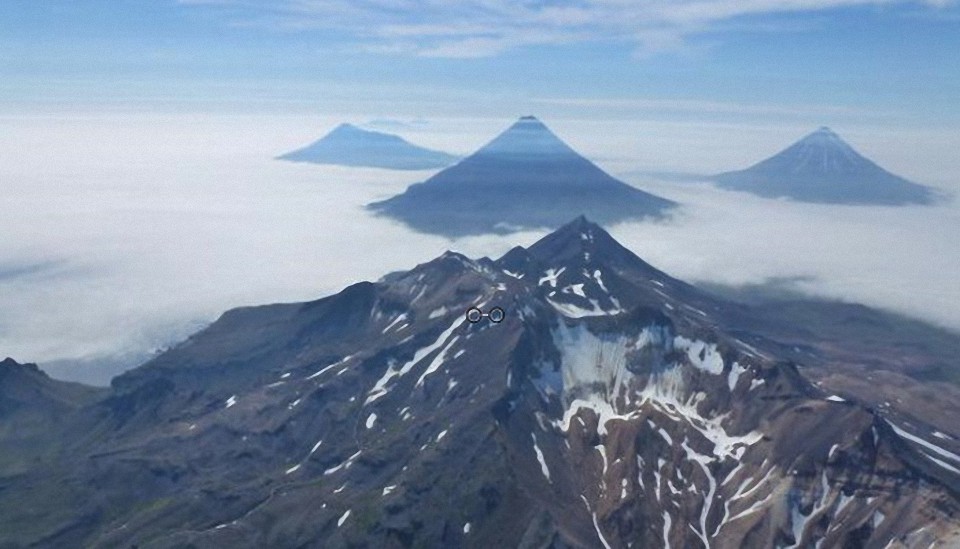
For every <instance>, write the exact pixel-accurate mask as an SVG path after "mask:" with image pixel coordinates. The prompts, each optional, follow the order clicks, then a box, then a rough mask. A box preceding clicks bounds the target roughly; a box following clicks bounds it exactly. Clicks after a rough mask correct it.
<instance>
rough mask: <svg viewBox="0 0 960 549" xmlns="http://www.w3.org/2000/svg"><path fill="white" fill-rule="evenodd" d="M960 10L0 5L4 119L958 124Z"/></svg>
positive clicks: (769, 0)
mask: <svg viewBox="0 0 960 549" xmlns="http://www.w3.org/2000/svg"><path fill="white" fill-rule="evenodd" d="M957 52H960V9H958V7H957V5H956V4H954V3H952V2H949V1H948V2H943V1H936V2H901V1H896V0H887V1H870V0H787V1H783V0H777V1H775V0H741V1H734V0H673V1H665V0H648V1H640V2H637V1H633V2H631V1H627V0H568V1H561V2H547V1H542V0H537V1H529V2H515V1H508V0H470V1H466V2H449V3H447V2H441V1H412V0H394V1H378V0H351V1H346V0H276V1H272V2H258V1H254V0H190V1H180V2H178V1H176V0H139V1H134V0H111V1H106V0H85V1H84V0H81V1H60V0H46V1H43V2H36V1H33V0H6V1H5V2H3V4H2V7H0V73H2V74H3V78H2V81H0V103H2V104H3V105H4V106H5V108H7V109H10V108H14V109H17V108H53V107H55V108H58V109H59V108H70V107H98V106H101V107H109V108H118V107H122V108H131V107H132V108H136V107H146V108H153V109H157V108H161V109H162V108H176V109H188V110H222V109H227V110H265V109H266V110H279V111H297V110H316V109H322V110H325V111H327V112H343V113H351V114H352V113H375V114H384V115H389V114H395V115H398V116H407V117H412V116H436V115H443V116H498V117H499V116H513V115H516V114H523V113H526V112H535V113H538V114H545V115H548V116H549V115H554V116H568V117H572V116H582V117H585V118H605V117H617V118H623V117H628V118H629V117H631V116H637V115H641V116H646V117H651V116H653V117H656V116H661V117H668V118H670V117H672V118H688V119H698V118H709V119H717V118H721V119H738V118H744V117H749V118H758V117H760V118H793V119H804V120H805V119H810V120H811V121H814V120H824V119H830V120H835V119H845V118H846V119H856V120H859V121H864V120H866V121H872V120H876V121H879V122H881V123H897V124H901V125H905V124H906V125H926V124H937V125H955V124H956V123H958V122H960V113H958V109H957V108H956V105H957V99H958V98H960V63H958V60H957Z"/></svg>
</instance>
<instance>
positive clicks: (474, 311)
mask: <svg viewBox="0 0 960 549" xmlns="http://www.w3.org/2000/svg"><path fill="white" fill-rule="evenodd" d="M481 318H483V311H481V310H480V309H478V308H476V307H470V308H469V309H467V320H468V321H469V322H471V323H473V324H476V323H477V322H480V319H481Z"/></svg>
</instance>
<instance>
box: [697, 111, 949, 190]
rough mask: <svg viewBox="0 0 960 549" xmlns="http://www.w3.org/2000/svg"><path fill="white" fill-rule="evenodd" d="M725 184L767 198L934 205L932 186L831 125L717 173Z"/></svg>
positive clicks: (718, 178)
mask: <svg viewBox="0 0 960 549" xmlns="http://www.w3.org/2000/svg"><path fill="white" fill-rule="evenodd" d="M713 179H714V181H715V182H716V183H717V184H718V185H720V186H721V187H724V188H727V189H732V190H738V191H747V192H751V193H753V194H756V195H760V196H764V197H768V198H781V197H785V198H791V199H794V200H799V201H801V202H821V203H829V204H878V205H891V206H896V205H907V204H932V203H934V202H935V201H936V200H937V194H936V193H935V192H934V191H933V190H932V189H930V188H928V187H924V186H923V185H918V184H916V183H912V182H910V181H907V180H906V179H904V178H902V177H900V176H897V175H894V174H892V173H890V172H888V171H886V170H884V169H883V168H881V167H880V166H878V165H876V164H874V163H873V162H872V161H870V160H869V159H867V158H865V157H863V156H861V155H860V153H858V152H857V151H855V150H854V149H853V147H851V146H850V145H848V144H847V143H846V142H845V141H844V140H843V139H841V138H840V136H838V135H837V134H836V133H834V132H833V131H831V130H830V128H820V129H818V130H817V131H815V132H813V133H812V134H810V135H808V136H806V137H804V138H803V139H801V140H800V141H798V142H796V143H794V144H793V145H791V146H790V147H788V148H786V149H784V150H783V151H781V152H779V153H777V154H776V155H774V156H772V157H770V158H768V159H766V160H764V161H762V162H760V163H758V164H755V165H753V166H751V167H749V168H747V169H745V170H741V171H735V172H726V173H722V174H719V175H716V176H714V177H713Z"/></svg>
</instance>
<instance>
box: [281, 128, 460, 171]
mask: <svg viewBox="0 0 960 549" xmlns="http://www.w3.org/2000/svg"><path fill="white" fill-rule="evenodd" d="M279 158H280V159H282V160H291V161H294V162H313V163H315V164H335V165H341V166H357V167H370V168H387V169H395V170H423V169H431V168H441V167H445V166H449V165H450V164H453V163H454V162H456V160H457V157H455V156H452V155H449V154H447V153H444V152H440V151H434V150H431V149H426V148H423V147H419V146H417V145H414V144H412V143H410V142H409V141H407V140H405V139H403V138H402V137H400V136H397V135H393V134H389V133H382V132H377V131H372V130H365V129H363V128H359V127H357V126H354V125H353V124H346V123H345V124H340V125H339V126H337V127H335V128H334V129H333V130H331V131H330V132H329V133H327V134H326V135H325V136H323V137H322V138H321V139H319V140H317V141H315V142H313V143H311V144H310V145H307V146H306V147H304V148H302V149H298V150H295V151H293V152H290V153H287V154H284V155H282V156H280V157H279Z"/></svg>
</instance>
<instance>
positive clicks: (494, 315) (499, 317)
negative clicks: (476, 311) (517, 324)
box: [487, 307, 506, 324]
mask: <svg viewBox="0 0 960 549" xmlns="http://www.w3.org/2000/svg"><path fill="white" fill-rule="evenodd" d="M487 316H489V317H490V322H494V323H497V324H499V323H500V322H503V317H505V316H506V313H504V312H503V309H501V308H500V307H494V308H492V309H490V313H489V314H488V315H487Z"/></svg>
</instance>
